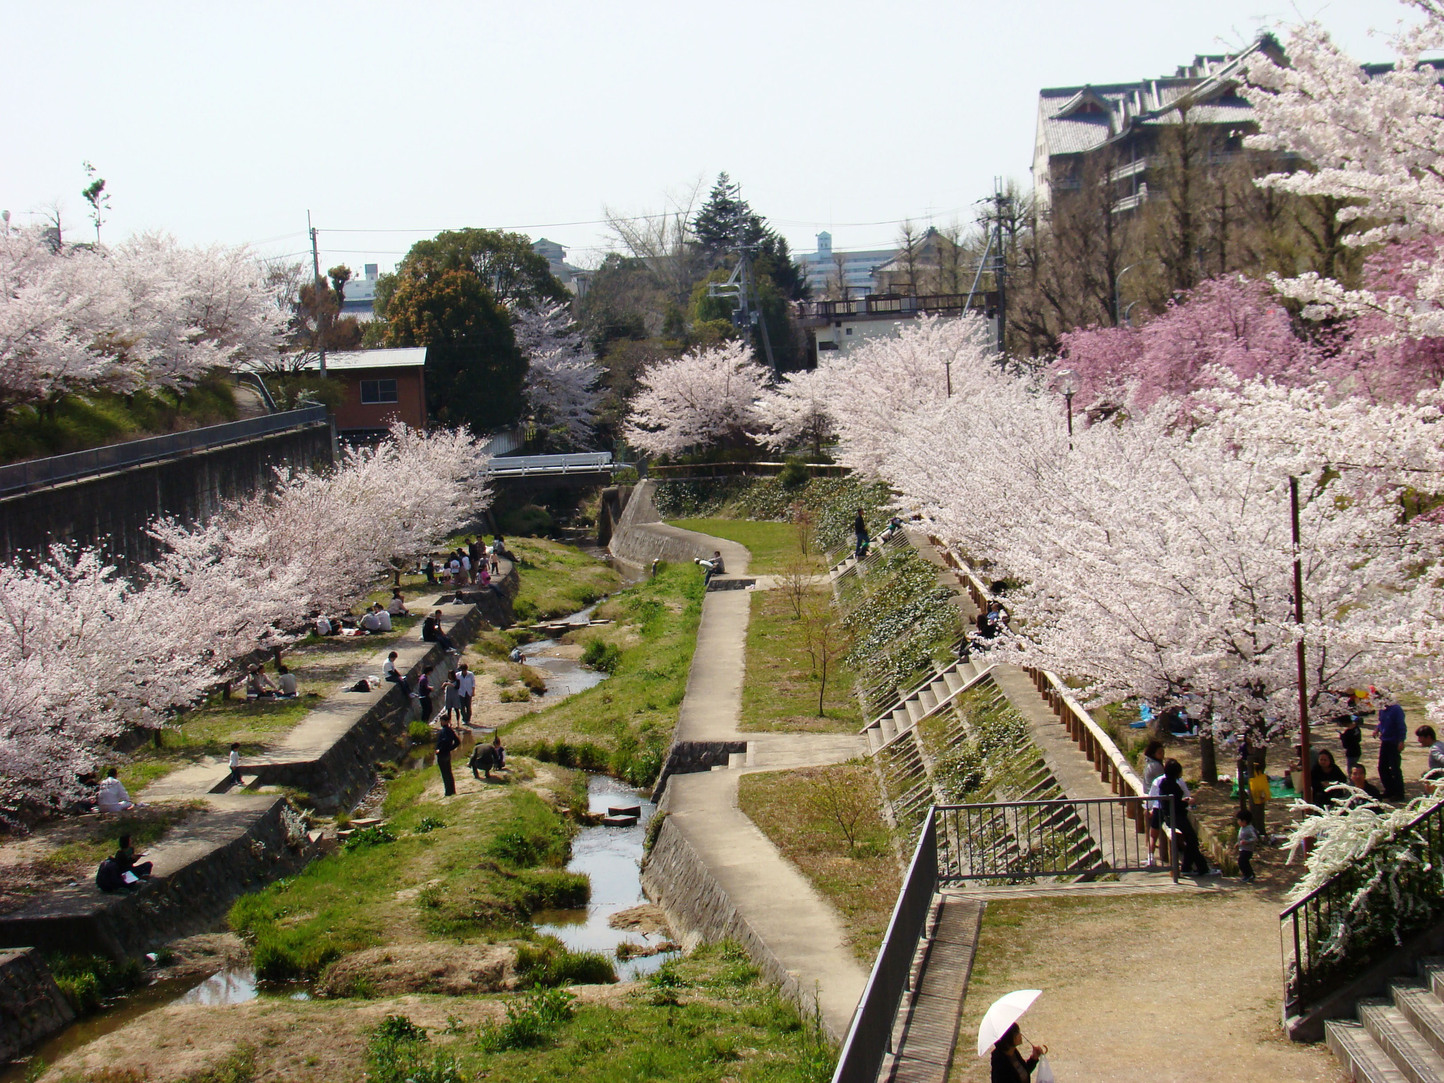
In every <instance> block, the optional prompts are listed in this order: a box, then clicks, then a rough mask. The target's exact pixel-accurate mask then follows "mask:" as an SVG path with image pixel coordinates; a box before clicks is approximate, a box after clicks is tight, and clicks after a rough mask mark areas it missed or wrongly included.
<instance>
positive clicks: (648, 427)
mask: <svg viewBox="0 0 1444 1083" xmlns="http://www.w3.org/2000/svg"><path fill="white" fill-rule="evenodd" d="M766 381H767V370H766V369H764V368H763V367H762V366H761V365H759V364H757V363H756V361H754V360H753V357H752V351H751V349H749V348H748V347H747V346H746V345H745V344H743V343H740V342H728V343H724V344H722V345H720V346H713V347H710V348H708V349H699V350H694V351H692V352H691V353H688V354H686V355H685V356H683V357H679V358H676V359H675V360H671V361H659V362H657V363H656V364H654V365H652V366H650V367H649V368H648V369H647V370H646V372H644V373H643V375H642V377H641V379H640V380H639V381H638V390H637V393H636V395H635V396H634V397H633V399H632V404H631V414H630V416H629V417H628V419H627V424H626V427H625V429H624V435H625V437H626V440H627V442H628V443H630V444H631V445H632V446H633V447H636V448H638V449H639V450H641V451H644V452H646V453H647V454H649V455H678V454H681V453H682V452H684V451H688V450H689V449H701V448H708V447H716V446H718V445H725V444H741V443H744V442H746V441H747V439H748V437H747V434H748V432H749V431H750V430H755V429H757V428H758V424H757V419H756V416H755V410H756V404H757V402H758V400H759V399H760V398H761V397H762V389H763V385H764V384H765V383H766Z"/></svg>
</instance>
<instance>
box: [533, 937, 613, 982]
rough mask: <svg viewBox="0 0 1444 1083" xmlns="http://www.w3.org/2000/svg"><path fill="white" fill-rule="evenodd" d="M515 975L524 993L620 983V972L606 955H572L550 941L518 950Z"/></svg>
mask: <svg viewBox="0 0 1444 1083" xmlns="http://www.w3.org/2000/svg"><path fill="white" fill-rule="evenodd" d="M516 971H517V975H518V982H519V983H520V984H519V986H518V987H519V988H522V989H536V988H551V987H553V986H558V985H601V984H610V983H611V982H614V981H616V980H617V972H616V970H615V969H614V968H613V966H612V962H611V960H610V959H608V958H607V957H606V956H605V955H603V954H601V953H600V952H596V951H571V950H570V949H568V948H566V947H563V946H562V945H561V944H560V943H558V942H557V941H556V940H555V939H554V938H551V937H548V938H547V939H546V940H544V941H542V942H541V943H540V944H539V945H538V946H536V947H534V948H533V947H530V946H528V945H526V944H523V945H522V946H521V947H520V948H518V949H517V953H516Z"/></svg>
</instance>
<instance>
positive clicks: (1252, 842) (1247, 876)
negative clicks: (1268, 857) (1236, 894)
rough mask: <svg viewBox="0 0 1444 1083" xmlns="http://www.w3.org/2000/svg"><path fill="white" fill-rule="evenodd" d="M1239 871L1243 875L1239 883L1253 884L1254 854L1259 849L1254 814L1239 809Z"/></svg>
mask: <svg viewBox="0 0 1444 1083" xmlns="http://www.w3.org/2000/svg"><path fill="white" fill-rule="evenodd" d="M1235 818H1236V819H1237V820H1238V871H1239V872H1240V873H1242V874H1243V875H1241V876H1240V877H1239V881H1240V882H1241V883H1245V884H1251V883H1253V852H1254V850H1255V849H1257V848H1258V828H1256V827H1254V825H1253V813H1252V812H1250V811H1249V810H1248V809H1246V808H1244V809H1239V810H1238V816H1237V817H1235Z"/></svg>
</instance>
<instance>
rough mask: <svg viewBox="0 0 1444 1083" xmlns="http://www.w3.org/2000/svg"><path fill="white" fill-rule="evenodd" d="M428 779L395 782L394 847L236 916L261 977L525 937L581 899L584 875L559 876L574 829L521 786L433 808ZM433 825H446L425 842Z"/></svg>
mask: <svg viewBox="0 0 1444 1083" xmlns="http://www.w3.org/2000/svg"><path fill="white" fill-rule="evenodd" d="M431 776H432V773H431V772H411V773H408V774H406V775H403V776H401V778H399V779H397V780H396V781H395V783H393V785H392V787H391V790H390V792H389V793H388V797H387V802H386V805H385V806H384V809H385V811H386V812H387V813H388V815H391V816H392V819H391V821H390V825H389V828H390V833H391V834H392V835H394V836H395V841H394V842H378V843H377V844H375V845H371V846H365V847H361V848H358V849H354V850H346V849H342V850H339V851H337V852H335V853H333V854H330V855H328V856H326V857H324V858H321V859H320V860H318V861H314V862H312V863H311V864H310V865H309V866H308V867H307V868H306V869H305V871H303V872H302V873H300V874H299V875H297V876H295V877H293V878H291V879H289V880H282V881H278V882H277V883H275V884H273V885H271V886H270V887H268V888H267V889H265V890H264V891H261V892H258V893H256V894H254V895H247V896H245V897H244V898H242V899H241V900H239V901H238V902H237V903H236V904H235V906H233V907H232V908H231V912H230V919H229V920H230V924H231V927H232V928H233V929H234V930H235V931H237V932H238V933H240V934H241V935H242V936H243V937H245V938H246V939H247V940H248V941H249V942H250V943H251V945H252V958H253V962H254V965H255V967H256V972H257V974H258V975H259V976H260V977H262V978H265V979H269V980H289V979H298V978H317V977H319V976H320V975H321V973H322V971H323V970H324V969H325V968H326V966H327V965H328V964H329V963H331V962H332V961H334V960H336V959H339V958H341V957H342V956H343V955H346V954H347V953H349V952H353V951H358V950H360V949H362V948H368V947H372V946H375V945H378V944H403V943H416V942H424V941H430V940H457V939H460V940H468V939H474V938H482V939H494V938H495V937H496V936H497V935H498V934H500V935H517V934H519V933H525V932H526V931H527V930H525V929H524V928H523V925H522V923H523V922H525V920H526V919H527V918H528V917H529V916H530V914H531V913H532V912H533V911H535V910H537V909H541V908H543V907H548V906H555V905H569V906H570V905H577V902H578V900H579V899H581V900H582V901H583V902H584V901H585V898H586V895H587V892H586V880H585V877H581V876H578V875H577V874H573V873H568V872H565V871H564V870H563V869H562V868H561V866H562V864H563V863H564V862H565V861H566V858H567V854H568V851H569V847H570V837H571V828H570V827H569V826H568V824H567V823H566V821H564V820H563V819H562V817H561V816H560V815H558V813H557V812H556V810H555V809H553V808H552V806H551V805H549V804H547V803H546V802H545V801H543V800H542V799H541V798H540V797H538V796H537V795H536V794H534V793H532V792H531V791H529V790H522V789H519V788H511V789H496V790H487V791H483V792H482V793H481V794H478V795H465V796H463V797H460V798H451V799H447V800H444V801H443V800H440V799H432V800H427V799H425V795H424V794H423V793H422V788H423V787H424V785H425V783H426V782H427V781H428V778H430V777H431ZM433 780H434V779H433ZM428 817H430V818H432V819H433V820H441V821H443V822H444V823H445V825H446V826H444V827H439V828H433V829H431V830H428V831H425V832H421V833H418V832H417V831H416V827H417V826H418V825H419V824H420V823H421V822H422V821H423V820H425V819H427V818H428Z"/></svg>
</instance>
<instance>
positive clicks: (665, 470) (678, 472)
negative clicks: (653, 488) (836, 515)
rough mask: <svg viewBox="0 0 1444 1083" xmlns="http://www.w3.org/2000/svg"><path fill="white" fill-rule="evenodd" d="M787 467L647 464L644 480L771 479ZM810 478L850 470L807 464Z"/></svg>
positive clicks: (835, 474) (769, 465)
mask: <svg viewBox="0 0 1444 1083" xmlns="http://www.w3.org/2000/svg"><path fill="white" fill-rule="evenodd" d="M786 465H787V464H786V463H670V464H668V465H666V466H657V465H656V464H654V463H648V464H647V472H646V476H647V477H650V478H656V479H657V480H658V481H690V480H692V479H694V478H729V477H758V478H764V477H772V476H774V475H776V474H780V473H782V469H783V467H785V466H786ZM806 466H807V471H808V473H809V474H811V475H812V476H813V477H819V478H822V477H827V478H838V477H843V476H845V475H847V474H850V473H852V470H851V468H850V467H846V466H840V465H838V464H837V463H807V464H806Z"/></svg>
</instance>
